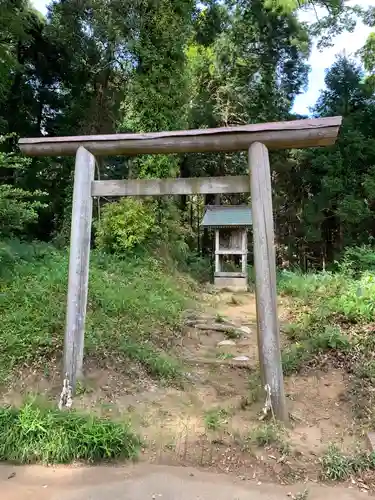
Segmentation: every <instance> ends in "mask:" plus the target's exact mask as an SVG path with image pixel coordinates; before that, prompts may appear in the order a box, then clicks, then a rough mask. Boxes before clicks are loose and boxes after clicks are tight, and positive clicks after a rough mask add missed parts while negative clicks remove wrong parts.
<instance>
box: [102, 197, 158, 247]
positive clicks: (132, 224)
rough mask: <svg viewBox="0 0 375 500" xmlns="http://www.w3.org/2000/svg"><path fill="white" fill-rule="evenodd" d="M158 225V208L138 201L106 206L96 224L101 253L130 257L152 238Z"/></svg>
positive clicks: (124, 200)
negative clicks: (131, 251)
mask: <svg viewBox="0 0 375 500" xmlns="http://www.w3.org/2000/svg"><path fill="white" fill-rule="evenodd" d="M154 225H155V208H154V206H153V205H152V204H146V203H144V202H143V201H141V200H137V199H134V198H122V199H121V200H120V201H118V202H116V203H107V204H106V205H104V207H103V209H102V212H101V215H100V218H99V220H98V221H97V222H96V245H97V247H98V248H99V250H103V251H106V252H111V253H117V254H126V252H128V251H129V250H133V249H134V248H136V247H140V246H141V245H143V244H144V243H145V240H147V239H149V238H150V236H151V234H152V231H153V227H154Z"/></svg>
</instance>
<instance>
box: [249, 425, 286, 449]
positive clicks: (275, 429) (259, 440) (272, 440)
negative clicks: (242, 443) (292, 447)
mask: <svg viewBox="0 0 375 500" xmlns="http://www.w3.org/2000/svg"><path fill="white" fill-rule="evenodd" d="M249 441H250V443H251V444H255V445H256V446H259V447H268V446H272V447H274V448H276V449H277V450H279V451H280V452H281V453H285V454H286V453H288V451H289V446H288V444H287V443H286V441H285V429H283V427H282V426H281V425H280V424H278V423H277V422H264V423H262V424H260V425H259V426H258V427H255V428H254V429H252V430H251V432H250V436H249Z"/></svg>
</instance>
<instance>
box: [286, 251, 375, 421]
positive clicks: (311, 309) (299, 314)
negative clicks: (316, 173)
mask: <svg viewBox="0 0 375 500" xmlns="http://www.w3.org/2000/svg"><path fill="white" fill-rule="evenodd" d="M278 287H279V292H280V293H281V294H283V295H290V296H291V297H292V298H293V300H292V301H290V304H291V307H292V316H293V323H292V324H291V325H290V326H289V327H288V328H287V329H286V331H285V334H286V336H287V337H288V338H289V340H290V341H291V344H290V345H289V346H288V347H286V348H285V349H284V351H283V353H282V361H283V370H284V373H285V374H286V375H289V374H291V373H293V372H298V371H299V370H300V369H301V368H303V367H304V366H306V365H308V364H309V363H311V362H315V361H316V360H317V359H318V355H320V354H321V353H331V354H332V356H338V358H339V362H340V366H342V367H343V368H346V370H347V372H348V374H349V377H348V379H349V381H350V390H349V396H350V400H351V402H352V404H353V408H354V411H355V415H356V416H357V418H359V419H361V420H366V421H367V422H366V424H370V425H371V426H373V425H375V410H374V408H375V395H373V391H372V384H373V382H374V381H375V354H374V353H375V341H374V338H373V331H374V321H375V301H374V299H373V297H374V296H375V250H374V249H373V248H369V247H363V248H352V249H350V250H348V251H347V252H346V253H345V255H344V257H343V259H342V261H341V262H340V263H338V264H336V269H335V270H334V271H331V272H317V273H310V274H301V273H298V272H285V271H283V272H281V273H280V274H279V281H278Z"/></svg>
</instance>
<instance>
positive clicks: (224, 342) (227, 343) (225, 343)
mask: <svg viewBox="0 0 375 500" xmlns="http://www.w3.org/2000/svg"><path fill="white" fill-rule="evenodd" d="M234 345H236V343H235V342H234V341H233V340H222V341H221V342H218V344H217V347H223V346H234Z"/></svg>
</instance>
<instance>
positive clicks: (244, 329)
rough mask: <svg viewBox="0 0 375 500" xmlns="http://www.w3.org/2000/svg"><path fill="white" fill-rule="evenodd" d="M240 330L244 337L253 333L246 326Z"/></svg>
mask: <svg viewBox="0 0 375 500" xmlns="http://www.w3.org/2000/svg"><path fill="white" fill-rule="evenodd" d="M240 330H241V332H242V333H245V334H246V335H251V334H252V333H253V332H252V331H251V328H249V327H248V326H241V327H240Z"/></svg>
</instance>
